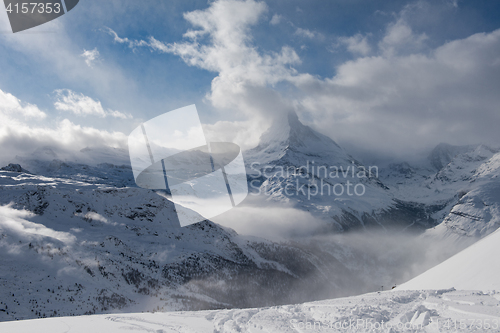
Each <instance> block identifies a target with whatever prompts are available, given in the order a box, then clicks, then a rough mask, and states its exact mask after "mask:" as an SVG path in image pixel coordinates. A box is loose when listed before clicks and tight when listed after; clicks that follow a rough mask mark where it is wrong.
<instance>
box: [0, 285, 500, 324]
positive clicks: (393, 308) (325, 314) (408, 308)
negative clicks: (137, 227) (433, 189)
mask: <svg viewBox="0 0 500 333" xmlns="http://www.w3.org/2000/svg"><path fill="white" fill-rule="evenodd" d="M499 300H500V294H499V293H494V292H491V293H489V294H483V293H476V292H468V291H455V290H440V291H427V292H415V291H387V292H378V293H371V294H365V295H361V296H356V297H348V298H339V299H335V300H329V301H321V302H313V303H304V304H300V305H285V306H279V307H270V308H260V309H241V310H240V309H236V310H217V311H198V312H175V313H174V312H167V313H159V312H158V313H137V314H113V315H94V316H82V317H63V318H49V319H37V320H27V321H19V322H7V323H0V331H1V332H5V333H11V332H15V333H24V332H47V333H48V332H50V333H59V332H60V333H62V332H70V333H79V332H82V333H87V332H107V333H114V332H162V333H167V332H197V333H204V332H207V333H212V332H217V333H229V332H231V333H233V332H234V333H235V332H392V333H395V332H500V329H499V326H500V307H499V304H500V302H499ZM461 325H462V326H461ZM483 327H489V328H487V329H485V328H483Z"/></svg>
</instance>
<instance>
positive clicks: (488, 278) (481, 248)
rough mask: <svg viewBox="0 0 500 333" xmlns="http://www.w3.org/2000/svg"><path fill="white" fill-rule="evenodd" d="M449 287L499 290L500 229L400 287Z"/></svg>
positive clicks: (411, 288)
mask: <svg viewBox="0 0 500 333" xmlns="http://www.w3.org/2000/svg"><path fill="white" fill-rule="evenodd" d="M449 288H455V289H461V290H481V291H485V292H486V291H490V290H499V291H500V230H497V231H496V232H494V233H493V234H491V235H489V236H487V237H485V238H484V239H482V240H480V241H478V242H477V243H475V244H473V245H471V246H470V247H468V248H466V249H465V250H463V251H462V252H460V253H458V254H456V255H454V256H453V257H451V258H450V259H448V260H446V261H445V262H443V263H441V264H439V265H437V266H435V267H433V268H431V269H429V270H428V271H426V272H425V273H423V274H421V275H419V276H417V277H416V278H413V279H412V280H410V281H408V282H406V283H404V284H402V285H400V286H398V287H397V289H398V290H425V289H449Z"/></svg>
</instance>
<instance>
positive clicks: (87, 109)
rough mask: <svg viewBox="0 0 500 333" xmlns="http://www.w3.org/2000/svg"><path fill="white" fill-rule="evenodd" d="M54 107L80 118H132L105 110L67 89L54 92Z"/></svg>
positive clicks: (99, 104)
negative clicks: (89, 116)
mask: <svg viewBox="0 0 500 333" xmlns="http://www.w3.org/2000/svg"><path fill="white" fill-rule="evenodd" d="M54 106H55V107H56V109H57V110H61V111H68V112H72V113H74V114H76V115H80V116H87V115H92V116H98V117H101V118H105V117H108V116H109V117H114V118H121V119H128V118H132V116H131V115H127V114H124V113H122V112H119V111H114V110H110V109H107V110H105V109H104V108H103V107H102V104H101V102H100V101H96V100H93V99H92V98H90V97H88V96H85V95H83V94H78V93H75V92H74V91H71V90H69V89H59V90H56V102H55V103H54Z"/></svg>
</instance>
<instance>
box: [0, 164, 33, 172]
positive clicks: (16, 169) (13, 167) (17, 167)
mask: <svg viewBox="0 0 500 333" xmlns="http://www.w3.org/2000/svg"><path fill="white" fill-rule="evenodd" d="M1 170H3V171H11V172H28V171H27V170H24V169H23V168H22V167H21V165H20V164H14V163H9V165H7V166H4V167H2V168H1Z"/></svg>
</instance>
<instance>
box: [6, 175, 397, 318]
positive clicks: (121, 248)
mask: <svg viewBox="0 0 500 333" xmlns="http://www.w3.org/2000/svg"><path fill="white" fill-rule="evenodd" d="M32 166H33V165H32ZM110 169H111V170H112V172H114V171H113V168H111V167H110ZM20 170H21V172H17V171H6V170H3V171H0V263H1V266H2V270H1V271H0V286H1V288H0V302H1V303H0V321H8V320H15V319H29V318H40V317H42V318H43V317H50V316H63V315H83V314H93V313H106V312H116V311H128V312H130V311H146V310H147V311H152V310H154V309H156V310H189V309H191V310H193V309H213V308H232V307H252V306H265V305H272V304H284V303H296V302H303V301H307V300H315V299H324V298H331V297H338V296H342V295H348V294H352V293H356V292H358V293H359V292H363V291H369V290H373V289H376V288H377V286H378V285H380V284H386V285H387V284H388V283H389V281H388V279H390V278H391V270H390V269H389V268H390V266H391V265H393V266H395V265H394V264H393V263H390V264H389V266H388V267H386V268H388V269H385V268H384V265H380V263H379V262H377V261H376V258H375V256H371V257H370V254H368V255H367V254H360V255H359V256H353V253H352V249H350V248H349V246H348V245H346V244H342V243H334V244H330V245H329V246H322V243H320V242H307V241H305V242H293V241H288V242H281V243H275V242H270V241H267V240H264V239H259V238H256V237H248V236H240V235H238V234H236V233H235V232H234V231H232V230H230V229H227V228H223V227H220V226H218V225H216V224H214V223H212V222H209V221H205V222H201V223H197V224H195V225H192V226H189V227H186V228H180V227H179V222H178V220H177V219H176V214H175V211H174V207H173V204H172V203H171V202H170V201H168V200H166V199H165V198H164V197H163V196H162V193H161V192H154V191H151V190H145V189H141V188H134V187H116V186H113V187H112V186H109V185H108V184H95V183H93V181H94V179H92V182H85V181H83V180H81V179H82V178H81V177H77V178H78V180H73V179H69V178H63V177H47V176H42V175H35V174H32V173H26V172H23V169H20ZM68 170H71V169H68ZM18 171H19V170H18ZM65 172H67V170H66V171H65ZM119 183H120V184H121V182H119ZM327 241H328V240H325V242H324V243H325V244H327V243H328V242H327ZM365 261H366V263H365ZM393 268H394V267H393Z"/></svg>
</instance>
